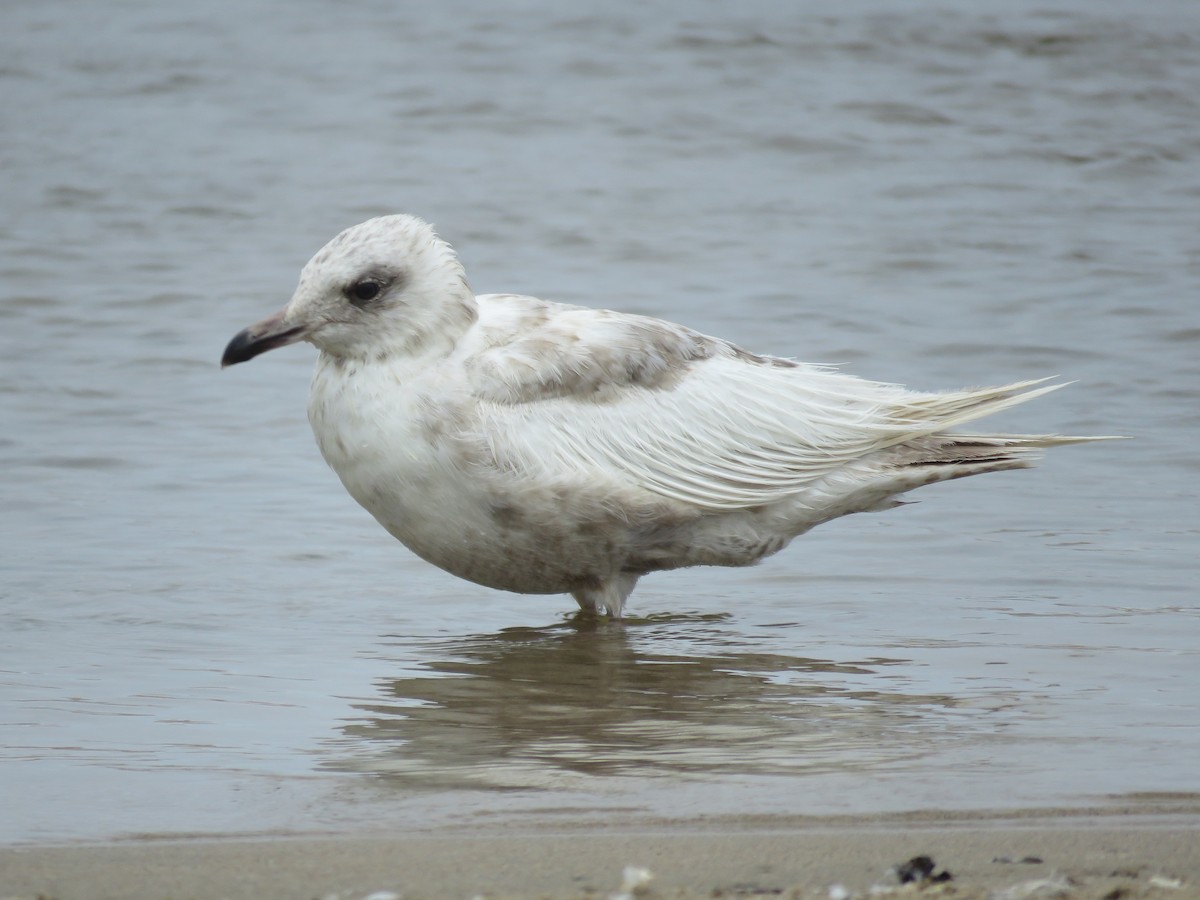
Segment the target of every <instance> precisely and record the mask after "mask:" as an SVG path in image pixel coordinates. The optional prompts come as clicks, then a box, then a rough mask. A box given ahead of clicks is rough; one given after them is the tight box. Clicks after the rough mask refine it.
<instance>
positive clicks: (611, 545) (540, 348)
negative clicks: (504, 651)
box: [225, 216, 1099, 617]
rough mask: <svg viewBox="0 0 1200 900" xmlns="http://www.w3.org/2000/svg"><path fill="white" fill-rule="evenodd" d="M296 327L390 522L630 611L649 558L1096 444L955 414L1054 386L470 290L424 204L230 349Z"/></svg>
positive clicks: (768, 549) (342, 458) (347, 472)
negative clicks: (882, 366) (743, 338)
mask: <svg viewBox="0 0 1200 900" xmlns="http://www.w3.org/2000/svg"><path fill="white" fill-rule="evenodd" d="M364 285H366V287H364ZM367 294H370V295H371V296H370V297H368V298H366V299H364V296H365V295H367ZM293 340H308V341H310V342H312V343H314V344H316V345H317V347H319V348H320V349H321V356H320V359H319V361H318V363H317V369H316V372H315V374H314V378H313V385H312V394H311V398H310V406H309V415H310V420H311V422H312V426H313V430H314V433H315V435H316V438H317V442H318V444H319V446H320V448H321V451H322V453H323V455H324V456H325V459H326V460H327V461H328V462H329V464H330V465H331V466H332V467H333V469H334V470H335V471H336V472H337V473H338V475H339V476H340V477H341V479H342V482H343V483H344V484H345V486H346V488H347V490H348V491H349V492H350V494H351V495H352V496H353V497H354V498H355V499H356V500H358V502H359V503H361V504H362V505H363V506H364V507H366V509H368V510H369V511H370V512H371V513H372V514H373V515H374V516H375V517H376V519H378V520H379V522H380V523H381V524H382V525H383V526H384V527H385V528H387V529H388V530H389V531H390V532H391V533H392V534H393V535H395V536H396V537H397V538H398V539H399V540H401V541H402V542H403V543H405V544H406V545H407V546H408V547H410V548H411V549H412V550H413V551H414V552H416V553H417V554H419V555H420V556H422V557H424V558H425V559H427V560H429V561H431V562H433V563H434V564H436V565H439V566H441V567H442V568H444V569H446V570H448V571H450V572H453V573H455V574H457V575H460V576H461V577H464V578H467V579H470V580H472V581H476V582H478V583H481V584H486V585H490V586H492V587H497V588H502V589H507V590H514V591H521V592H527V593H557V592H569V593H571V594H572V595H573V596H574V598H575V599H576V601H577V602H578V603H579V605H580V606H581V607H582V608H583V609H584V610H587V611H593V612H607V613H608V614H610V615H612V616H614V617H620V615H621V613H622V610H623V608H624V604H625V600H626V598H627V597H628V595H629V593H630V591H632V589H633V586H634V584H635V583H636V581H637V579H638V577H640V576H641V575H643V574H645V573H647V572H651V571H656V570H661V569H671V568H678V567H681V566H690V565H725V566H739V565H749V564H752V563H755V562H757V561H758V560H760V559H762V558H763V557H765V556H767V555H770V554H771V553H775V552H777V551H778V550H780V549H781V548H782V547H784V546H786V544H787V543H788V542H789V541H790V540H791V539H792V538H794V537H796V536H797V535H799V534H802V533H803V532H805V531H807V530H808V529H810V528H812V527H813V526H815V525H818V524H820V523H821V522H825V521H828V520H829V519H832V518H836V517H838V516H843V515H847V514H849V513H854V512H861V511H865V510H877V509H886V508H888V507H890V506H894V505H896V504H897V503H898V500H897V499H896V498H897V496H898V495H899V494H902V493H903V492H905V491H908V490H911V489H913V488H915V487H920V486H922V485H925V484H931V483H934V482H937V481H946V480H949V479H953V478H961V477H964V476H967V475H974V474H978V473H982V472H993V471H1000V470H1004V469H1015V468H1022V467H1025V466H1028V465H1030V463H1031V461H1032V460H1033V459H1035V458H1036V457H1037V455H1038V454H1039V453H1040V452H1041V451H1042V450H1044V449H1046V448H1049V447H1053V446H1057V445H1060V444H1068V443H1076V442H1081V441H1088V440H1098V439H1099V438H1076V437H1062V436H1057V435H992V434H959V433H956V432H955V431H954V429H957V428H959V427H960V426H963V425H966V424H968V423H970V422H973V421H974V420H976V419H979V418H982V417H984V416H988V415H991V414H993V413H997V412H1000V411H1002V410H1005V409H1008V408H1009V407H1012V406H1015V405H1017V404H1019V403H1024V402H1026V401H1027V400H1031V399H1034V398H1036V397H1039V396H1042V395H1044V394H1046V393H1048V392H1049V391H1053V390H1056V389H1058V388H1059V387H1062V385H1060V384H1046V383H1044V381H1023V382H1019V383H1016V384H1011V385H1006V386H1003V387H992V388H979V389H971V390H963V391H952V392H945V393H918V392H914V391H909V390H906V389H904V388H903V387H900V386H898V385H893V384H883V383H878V382H872V381H865V380H863V379H859V378H855V377H853V376H850V375H845V374H842V373H840V372H837V371H835V370H833V369H830V368H826V367H820V366H813V365H806V364H802V363H797V362H793V361H791V360H785V359H778V358H773V357H766V356H759V355H756V354H752V353H748V352H747V351H745V350H742V349H741V348H739V347H737V346H735V345H733V344H731V343H729V342H727V341H723V340H720V339H718V338H713V337H709V336H707V335H704V334H700V333H698V332H695V331H692V330H691V329H688V328H685V327H683V326H681V325H676V324H673V323H670V322H665V321H662V320H659V319H653V318H649V317H645V316H637V315H630V314H624V313H619V312H613V311H609V310H595V309H584V308H581V307H575V306H566V305H562V304H555V303H549V302H546V301H542V300H537V299H535V298H532V297H524V296H519V295H513V294H488V295H482V296H475V295H473V294H472V293H471V292H470V290H469V289H468V288H467V283H466V279H465V277H464V275H463V273H462V269H461V266H460V265H459V263H458V261H457V259H456V258H455V257H454V254H453V252H452V251H451V250H450V248H449V247H448V245H446V244H444V243H443V242H441V241H440V240H439V239H438V238H437V237H436V236H435V235H434V233H433V231H432V229H431V228H430V227H429V226H428V225H426V224H425V223H424V222H421V221H420V220H418V219H415V218H412V217H409V216H388V217H384V218H381V219H373V220H371V221H369V222H365V223H363V224H362V225H359V226H356V227H355V228H351V229H348V230H347V231H346V232H343V233H342V234H341V235H339V236H338V237H337V238H335V239H334V241H333V242H331V243H330V245H328V246H327V247H326V248H325V249H323V250H322V251H321V252H320V253H318V254H317V256H315V257H314V258H313V260H312V261H311V262H310V263H309V264H308V266H306V267H305V270H304V273H303V274H302V276H301V282H300V287H299V288H298V289H297V291H296V294H295V296H294V297H293V299H292V301H291V302H290V303H289V304H288V306H287V307H286V308H285V310H284V311H283V312H282V313H280V314H278V315H277V316H275V317H272V319H269V320H266V321H265V322H264V323H260V324H259V325H258V326H252V327H251V328H250V329H246V331H244V332H242V333H241V334H239V335H238V336H237V337H236V338H235V339H234V341H232V342H231V343H230V346H229V348H228V349H227V350H226V360H225V361H226V362H227V363H228V362H239V361H241V360H242V359H248V358H250V357H251V356H253V355H255V354H256V353H257V352H261V349H270V347H273V346H278V345H279V344H280V343H288V342H291V341H293Z"/></svg>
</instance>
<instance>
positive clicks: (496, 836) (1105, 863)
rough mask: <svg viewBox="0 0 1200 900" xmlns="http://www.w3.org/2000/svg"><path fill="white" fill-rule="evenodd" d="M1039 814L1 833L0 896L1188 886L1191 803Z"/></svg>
mask: <svg viewBox="0 0 1200 900" xmlns="http://www.w3.org/2000/svg"><path fill="white" fill-rule="evenodd" d="M1041 812H1042V814H1041V815H1026V816H1015V817H1014V816H1011V815H1007V814H1003V815H1002V814H996V815H988V814H981V815H977V816H967V815H959V816H955V817H953V818H940V819H939V818H938V817H937V816H936V814H917V815H909V816H888V817H878V818H862V819H857V820H852V819H849V818H846V819H828V820H819V819H804V820H801V819H796V820H790V819H762V818H753V817H750V818H746V819H740V820H721V821H712V820H703V821H695V820H693V821H680V822H674V823H665V822H664V823H659V824H657V825H655V826H653V827H641V826H639V827H638V828H637V830H632V829H630V830H623V829H622V828H621V827H619V826H616V825H614V826H612V827H608V828H596V827H594V826H588V827H582V826H581V827H578V828H570V827H566V828H563V827H555V828H553V829H551V828H549V827H547V828H544V829H538V828H528V827H524V828H521V829H519V830H518V829H514V828H511V827H506V826H503V825H498V826H496V827H494V828H490V829H477V830H472V831H461V832H444V831H438V832H431V833H407V834H389V835H380V834H370V835H357V836H338V837H321V838H312V837H295V838H274V839H264V838H253V839H245V838H243V839H226V840H212V839H195V840H181V839H172V840H149V839H144V840H138V841H131V842H126V843H114V844H102V845H77V846H61V847H10V848H0V897H2V898H6V900H7V898H22V900H24V898H28V900H34V898H39V897H40V898H43V900H47V898H54V900H76V898H93V900H98V898H110V897H111V898H126V900H143V898H144V900H164V898H173V900H181V898H195V900H207V898H229V900H242V898H245V900H251V898H270V897H281V898H282V897H287V898H292V897H295V898H330V900H332V898H334V897H336V898H338V900H351V898H354V900H359V898H365V897H369V896H370V895H372V894H376V895H377V898H376V900H385V898H392V900H394V898H396V897H404V898H438V897H454V898H470V897H476V896H486V897H589V896H590V897H605V898H607V897H610V896H613V895H616V894H620V893H621V890H622V881H623V878H624V872H625V869H626V867H630V866H632V867H639V868H644V869H646V870H648V871H649V872H650V873H652V874H653V879H652V880H651V881H650V882H649V883H648V884H647V885H646V886H645V887H643V888H640V889H639V890H638V892H637V894H636V896H639V897H643V896H644V897H663V898H665V897H738V896H783V897H822V898H828V897H831V896H832V897H836V896H846V897H849V896H864V897H865V896H868V895H869V894H870V893H871V891H872V889H873V888H874V889H875V893H876V894H879V893H880V890H879V888H880V887H883V888H888V889H890V890H891V891H894V892H897V893H898V894H899V895H908V894H912V893H915V892H917V889H916V888H915V887H914V886H913V885H909V886H908V887H905V888H901V887H900V885H899V881H898V879H897V876H896V874H895V872H894V867H895V866H896V865H897V864H900V863H903V862H905V861H907V860H909V859H911V858H913V857H915V856H919V855H928V856H930V857H932V859H933V860H934V862H935V863H936V869H935V874H936V873H938V872H941V871H943V870H948V871H949V872H950V873H951V874H952V876H953V880H950V881H946V882H942V883H931V882H926V883H924V884H923V885H921V886H920V888H919V892H920V893H921V895H923V896H924V895H928V896H954V897H963V898H967V897H981V898H982V897H992V898H996V900H1006V898H1008V900H1019V898H1025V897H1054V896H1061V897H1083V898H1098V900H1099V898H1106V900H1122V898H1137V897H1161V898H1168V897H1170V898H1179V900H1182V898H1192V897H1200V816H1198V815H1197V814H1196V813H1195V811H1190V812H1180V813H1176V814H1172V815H1161V814H1160V815H1147V814H1141V813H1138V812H1137V811H1128V810H1126V811H1108V810H1106V811H1088V812H1072V811H1068V810H1059V811H1051V810H1046V811H1041ZM839 885H840V886H841V887H842V888H844V891H845V893H839V888H837V887H835V886H839ZM831 888H832V889H833V892H832V893H831Z"/></svg>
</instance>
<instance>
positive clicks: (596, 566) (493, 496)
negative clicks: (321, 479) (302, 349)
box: [309, 373, 623, 594]
mask: <svg viewBox="0 0 1200 900" xmlns="http://www.w3.org/2000/svg"><path fill="white" fill-rule="evenodd" d="M313 388H314V390H313V396H312V398H311V400H310V407H309V417H310V421H311V424H312V427H313V433H314V435H315V437H316V439H317V445H318V446H319V448H320V450H321V454H322V456H324V458H325V461H326V462H327V463H328V464H329V466H330V467H331V468H332V469H333V470H334V471H335V472H336V473H337V474H338V477H339V478H340V479H341V481H342V484H343V485H344V486H345V488H346V490H347V492H349V494H350V495H351V496H352V497H353V498H354V499H355V500H356V501H358V503H359V504H360V505H361V506H362V507H363V508H365V509H366V510H367V511H368V512H370V513H371V515H373V516H374V517H375V518H376V520H377V521H378V522H379V523H380V524H381V525H382V526H383V527H384V528H386V529H387V530H388V532H389V533H390V534H391V535H392V536H393V537H395V538H396V539H397V540H399V541H400V542H401V543H403V544H404V545H405V546H406V547H408V548H409V549H410V550H412V551H413V552H414V553H416V554H417V555H418V556H420V557H421V558H422V559H425V560H426V561H428V562H430V563H432V564H434V565H436V566H438V567H439V568H442V569H444V570H446V571H447V572H450V573H451V574H453V575H457V576H458V577H460V578H465V579H467V580H468V581H473V582H476V583H477V584H482V585H486V586H488V587H494V588H499V589H501V590H510V591H518V592H521V593H547V594H549V593H562V592H565V591H571V590H575V589H577V588H580V587H586V586H589V585H592V584H595V583H598V582H600V581H602V580H603V579H605V578H608V577H611V576H612V574H613V573H614V572H616V571H619V570H620V566H621V560H622V557H623V553H622V551H621V545H622V544H623V541H622V540H621V535H620V534H619V533H618V532H619V531H620V530H621V529H620V528H619V527H618V526H617V523H615V522H611V521H610V522H609V523H608V526H607V527H606V526H605V523H604V522H602V521H597V520H596V519H595V516H594V515H593V514H591V512H590V511H587V510H582V509H579V508H577V507H578V504H573V503H572V502H571V501H570V500H569V499H566V498H564V497H563V495H562V493H561V492H547V493H546V494H545V495H541V494H540V492H538V491H537V490H536V489H534V488H531V487H530V486H529V485H518V484H516V483H514V482H512V481H508V482H506V481H505V480H504V479H503V478H502V477H500V476H499V475H498V474H497V473H495V472H494V471H491V470H489V469H488V468H487V466H486V465H481V464H480V460H478V459H477V458H474V457H473V456H472V454H471V452H470V449H469V447H465V446H464V444H463V442H462V441H461V440H460V439H459V438H457V437H444V436H443V435H439V434H438V433H437V432H438V429H437V428H435V427H432V424H431V419H430V416H429V415H428V414H427V413H426V412H425V410H426V409H427V406H426V405H424V404H422V403H421V402H420V397H419V395H415V396H413V397H410V398H404V397H395V396H393V397H390V398H389V402H388V403H387V404H386V406H383V405H382V404H370V403H364V402H363V397H362V394H361V393H359V394H358V395H357V397H356V402H357V406H356V407H355V408H354V409H352V410H351V409H348V408H347V407H346V406H345V405H344V404H343V403H342V402H341V401H342V399H343V398H342V394H343V392H342V391H340V390H330V389H329V386H328V385H322V384H321V377H320V373H318V377H317V378H316V379H314V385H313ZM319 388H321V389H320V390H319ZM443 412H444V411H443ZM443 421H444V420H443Z"/></svg>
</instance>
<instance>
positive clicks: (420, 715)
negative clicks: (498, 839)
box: [325, 616, 955, 789]
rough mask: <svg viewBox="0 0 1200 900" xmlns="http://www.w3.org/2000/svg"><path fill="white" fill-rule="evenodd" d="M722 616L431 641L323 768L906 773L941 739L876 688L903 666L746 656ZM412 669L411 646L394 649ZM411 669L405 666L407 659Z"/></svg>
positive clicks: (365, 707)
mask: <svg viewBox="0 0 1200 900" xmlns="http://www.w3.org/2000/svg"><path fill="white" fill-rule="evenodd" d="M723 619H724V617H722V616H706V617H701V616H670V617H653V618H649V619H640V620H639V619H633V620H628V621H626V622H624V623H621V624H614V623H605V622H597V621H594V620H592V621H589V620H586V619H578V618H577V619H573V620H569V621H567V622H565V623H562V624H555V625H551V626H546V627H540V628H506V629H504V630H502V631H499V632H497V633H495V634H479V635H473V636H470V637H466V638H456V639H448V640H444V641H434V642H426V643H424V644H422V645H420V647H419V648H417V650H416V652H417V654H418V655H419V656H420V657H422V658H423V661H421V662H420V663H419V664H418V666H417V671H416V673H415V674H411V675H406V676H405V677H399V678H393V679H386V680H383V681H380V682H379V683H378V688H379V693H380V694H381V696H380V698H379V699H378V700H377V701H376V702H371V703H362V704H356V708H357V709H358V710H360V711H361V713H362V717H361V718H358V719H354V720H351V721H350V722H348V723H347V724H345V725H344V726H343V729H342V736H341V738H340V739H338V740H336V741H334V742H333V743H334V746H333V747H331V748H329V749H330V750H332V753H331V754H330V755H331V757H333V758H332V759H327V761H326V763H325V767H326V768H332V769H336V770H340V771H355V772H359V773H363V774H369V775H373V776H377V777H378V778H380V779H383V780H388V781H395V782H396V783H397V786H404V787H406V788H415V787H428V788H435V789H446V788H461V787H473V788H485V789H506V788H522V789H527V788H536V787H545V788H554V787H566V786H575V787H579V786H581V783H587V782H592V783H595V781H596V780H597V779H601V778H612V777H613V776H625V777H654V776H658V777H661V776H669V777H674V778H685V779H697V778H698V779H718V780H719V779H723V778H728V777H730V776H741V775H778V774H789V775H803V774H822V773H829V772H842V773H844V772H847V771H855V770H861V769H863V768H878V767H884V766H894V765H903V763H904V761H905V760H908V759H912V758H914V757H923V756H925V755H927V754H928V753H929V752H930V751H931V750H932V749H933V745H940V744H941V742H942V741H941V740H939V738H948V737H951V736H952V734H953V732H952V729H950V728H949V727H948V722H947V719H948V717H951V716H953V708H954V706H955V702H954V700H953V698H951V697H947V696H933V695H914V694H905V693H900V692H894V691H889V690H886V689H884V687H885V686H888V685H889V682H890V681H891V680H892V679H891V678H889V677H885V676H883V675H882V674H881V670H883V669H885V668H886V667H887V666H890V665H901V666H903V665H904V664H906V663H907V661H906V660H887V659H874V660H865V661H853V662H836V661H832V660H825V659H810V658H802V657H796V656H788V655H784V654H780V653H772V652H755V651H754V650H753V649H747V647H746V644H747V638H746V635H745V634H744V633H741V634H737V633H735V631H734V630H733V629H732V628H728V627H723V626H722V622H723ZM389 649H393V651H394V650H396V649H400V650H401V652H400V653H396V657H397V659H400V658H401V657H402V656H404V657H407V658H408V659H409V660H411V659H412V655H413V652H414V644H413V642H412V641H411V640H408V639H403V638H398V637H397V638H393V639H389ZM409 665H411V663H409Z"/></svg>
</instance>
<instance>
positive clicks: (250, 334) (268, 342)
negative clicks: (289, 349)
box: [221, 320, 304, 369]
mask: <svg viewBox="0 0 1200 900" xmlns="http://www.w3.org/2000/svg"><path fill="white" fill-rule="evenodd" d="M268 321H270V320H268ZM263 324H265V323H260V324H258V325H251V326H250V327H249V328H243V329H242V330H241V331H239V332H238V333H237V334H235V335H234V336H233V340H231V341H230V342H229V343H228V344H227V345H226V346H225V352H224V353H222V354H221V368H222V369H224V368H225V367H226V366H235V365H237V364H238V363H243V362H246V360H249V359H254V357H256V356H258V355H259V354H260V353H266V352H267V351H268V350H274V349H275V348H276V347H283V346H285V345H287V344H294V343H295V342H296V341H298V340H300V339H301V338H302V337H303V336H304V329H303V328H301V327H299V326H297V327H295V328H283V329H279V330H276V329H272V328H268V329H265V330H264V328H263Z"/></svg>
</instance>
